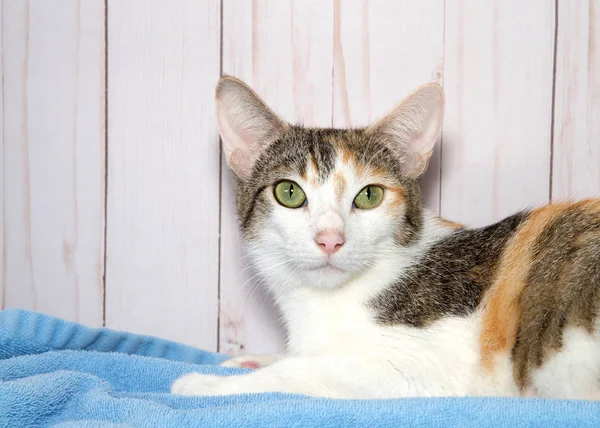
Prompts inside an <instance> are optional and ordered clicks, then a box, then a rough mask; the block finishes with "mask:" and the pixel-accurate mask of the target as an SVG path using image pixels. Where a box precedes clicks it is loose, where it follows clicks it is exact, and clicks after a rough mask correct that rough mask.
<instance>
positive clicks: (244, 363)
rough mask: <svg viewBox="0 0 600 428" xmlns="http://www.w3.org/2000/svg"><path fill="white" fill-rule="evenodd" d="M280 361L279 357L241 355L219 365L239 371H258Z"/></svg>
mask: <svg viewBox="0 0 600 428" xmlns="http://www.w3.org/2000/svg"><path fill="white" fill-rule="evenodd" d="M280 359H281V356H280V355H243V356H241V357H236V358H232V359H230V360H227V361H225V362H223V363H221V366H223V367H236V368H241V369H260V368H261V367H266V366H270V365H271V364H273V363H274V362H275V361H278V360H280Z"/></svg>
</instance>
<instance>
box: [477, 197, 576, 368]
mask: <svg viewBox="0 0 600 428" xmlns="http://www.w3.org/2000/svg"><path fill="white" fill-rule="evenodd" d="M572 208H574V205H573V204H570V203H561V204H556V205H548V206H545V207H543V208H539V209H536V210H534V211H532V212H531V213H530V214H529V217H528V218H527V220H526V222H525V223H523V224H522V225H521V226H520V228H519V229H518V230H517V232H516V233H515V235H514V236H513V237H512V238H511V240H510V241H509V242H508V244H507V246H506V248H505V249H504V251H503V256H502V259H501V260H500V264H499V266H498V272H497V274H496V279H495V281H494V284H493V285H492V287H491V288H490V290H489V291H488V293H487V296H486V297H485V306H484V307H485V309H484V313H483V321H482V329H481V333H480V337H479V342H480V347H481V359H482V363H483V366H484V367H485V368H486V369H487V370H489V371H492V370H493V368H494V367H493V362H494V357H495V356H497V355H499V354H502V353H505V352H509V351H510V350H511V349H512V347H513V346H514V343H515V340H516V338H517V331H518V327H519V322H520V317H521V313H520V308H519V299H520V295H521V292H522V291H523V289H524V288H525V286H526V280H527V275H528V273H529V270H530V268H531V261H532V249H533V245H534V244H535V242H536V240H537V239H538V237H539V236H540V234H541V233H542V232H543V231H544V230H545V229H546V228H547V227H548V226H549V225H550V224H552V223H553V222H554V221H555V220H556V219H558V218H559V217H560V216H561V215H562V214H563V213H564V212H565V211H566V210H568V209H572Z"/></svg>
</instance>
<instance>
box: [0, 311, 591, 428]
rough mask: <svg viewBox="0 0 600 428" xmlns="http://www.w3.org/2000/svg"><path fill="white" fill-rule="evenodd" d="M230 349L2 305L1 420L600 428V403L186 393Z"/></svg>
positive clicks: (10, 423) (215, 369)
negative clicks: (174, 387) (189, 376)
mask: <svg viewBox="0 0 600 428" xmlns="http://www.w3.org/2000/svg"><path fill="white" fill-rule="evenodd" d="M224 358H225V357H224V356H221V355H217V354H213V353H209V352H204V351H201V350H198V349H194V348H191V347H188V346H185V345H181V344H177V343H173V342H168V341H165V340H161V339H157V338H153V337H148V336H139V335H134V334H130V333H122V332H117V331H113V330H109V329H90V328H87V327H84V326H82V325H79V324H75V323H70V322H67V321H63V320H59V319H56V318H52V317H49V316H46V315H42V314H39V313H35V312H29V311H22V310H5V311H3V312H0V427H36V426H50V425H52V426H60V427H82V426H90V427H104V426H107V427H117V426H134V427H159V426H160V427H188V426H189V427H192V426H198V427H200V426H203V427H207V426H211V427H212V426H227V427H233V426H255V427H267V426H315V427H316V426H318V427H338V426H339V427H350V426H360V427H367V426H377V427H383V426H394V427H401V426H410V427H414V426H423V427H438V426H439V427H442V426H443V427H449V426H486V427H496V426H510V427H521V426H522V427H525V426H527V427H532V426H539V427H551V426H560V427H565V426H577V427H578V428H581V427H599V426H600V404H596V403H591V402H583V401H579V402H576V401H549V400H538V399H501V398H462V399H461V398H437V399H425V398H421V399H417V398H413V399H403V400H371V401H368V400H363V401H358V400H356V401H343V400H327V399H316V398H308V397H302V396H294V395H285V394H276V393H273V394H254V395H239V396H229V397H178V396H173V395H171V394H169V392H168V391H169V386H170V384H171V382H172V381H173V380H175V379H176V378H177V377H179V376H180V375H182V374H184V373H187V372H191V371H198V372H203V373H218V374H222V375H230V374H233V373H237V374H239V373H241V372H243V370H236V369H227V368H221V367H219V366H218V365H217V364H218V363H219V362H220V361H222V360H223V359H224Z"/></svg>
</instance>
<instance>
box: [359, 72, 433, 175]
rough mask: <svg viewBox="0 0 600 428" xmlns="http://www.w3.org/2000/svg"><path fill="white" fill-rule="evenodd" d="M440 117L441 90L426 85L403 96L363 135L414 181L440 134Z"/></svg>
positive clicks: (425, 165)
mask: <svg viewBox="0 0 600 428" xmlns="http://www.w3.org/2000/svg"><path fill="white" fill-rule="evenodd" d="M443 116H444V90H443V89H442V86H441V85H440V84H438V83H427V84H425V85H423V86H421V87H419V88H418V89H417V90H415V91H414V92H412V93H411V94H409V95H408V96H406V97H405V98H404V99H403V100H402V101H401V102H400V103H399V104H397V105H396V106H395V107H394V108H393V109H392V110H390V111H389V112H388V113H387V114H386V115H385V116H384V117H383V118H381V119H380V120H378V121H377V122H375V123H374V124H373V125H371V126H370V127H369V128H367V131H366V132H367V134H369V135H371V136H373V137H375V138H377V139H378V140H381V141H384V142H385V143H386V144H387V145H388V146H389V147H390V148H391V149H392V150H394V151H395V152H396V153H397V154H398V156H399V159H400V160H401V162H402V166H403V169H404V172H405V173H406V174H407V175H408V176H409V177H412V178H417V177H420V176H421V175H422V174H423V173H424V172H425V170H426V169H427V165H428V163H429V158H430V157H431V153H432V152H433V147H434V146H435V142H436V140H437V139H438V137H439V136H440V133H441V131H442V119H443Z"/></svg>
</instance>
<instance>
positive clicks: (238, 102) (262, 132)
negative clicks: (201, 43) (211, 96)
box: [215, 76, 287, 179]
mask: <svg viewBox="0 0 600 428" xmlns="http://www.w3.org/2000/svg"><path fill="white" fill-rule="evenodd" d="M215 98H216V108H217V123H218V125H219V133H220V134H221V139H222V140H223V151H224V152H225V159H226V160H227V164H228V165H229V167H230V168H231V169H232V170H233V171H234V172H235V173H236V175H237V176H238V177H239V178H241V179H247V178H248V177H249V176H250V173H251V171H252V167H253V165H254V162H255V161H256V158H257V157H258V155H259V154H260V152H261V151H262V150H263V149H264V148H265V147H266V146H267V145H268V144H269V143H271V142H273V141H274V140H276V139H277V138H279V137H280V136H281V134H282V133H283V131H284V130H285V128H286V126H287V125H286V123H285V122H284V121H282V120H281V119H279V118H278V117H277V115H276V114H275V113H273V111H271V109H270V108H269V107H268V106H267V105H266V104H265V103H264V102H263V100H261V99H260V97H259V96H258V95H257V94H256V92H254V91H253V90H252V89H250V87H248V85H246V84H245V83H244V82H242V81H241V80H239V79H236V78H235V77H230V76H225V77H222V78H221V80H219V83H218V84H217V90H216V96H215Z"/></svg>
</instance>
